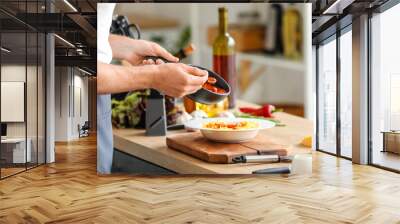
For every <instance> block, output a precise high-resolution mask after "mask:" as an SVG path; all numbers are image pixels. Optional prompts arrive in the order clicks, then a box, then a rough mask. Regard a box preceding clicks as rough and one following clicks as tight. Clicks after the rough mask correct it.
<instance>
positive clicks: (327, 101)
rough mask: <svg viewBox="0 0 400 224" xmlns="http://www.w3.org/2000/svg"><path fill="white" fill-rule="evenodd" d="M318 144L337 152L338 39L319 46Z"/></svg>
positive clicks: (327, 149)
mask: <svg viewBox="0 0 400 224" xmlns="http://www.w3.org/2000/svg"><path fill="white" fill-rule="evenodd" d="M318 65H319V67H318V68H319V71H318V74H319V77H318V98H319V99H318V117H319V122H318V128H319V133H318V137H319V138H318V144H319V149H321V150H324V151H327V152H331V153H336V41H335V40H333V41H330V42H328V43H327V44H324V45H321V46H320V47H319V48H318Z"/></svg>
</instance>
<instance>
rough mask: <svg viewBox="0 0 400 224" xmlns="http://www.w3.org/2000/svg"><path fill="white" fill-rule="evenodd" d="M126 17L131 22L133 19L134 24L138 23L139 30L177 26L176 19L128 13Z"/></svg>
mask: <svg viewBox="0 0 400 224" xmlns="http://www.w3.org/2000/svg"><path fill="white" fill-rule="evenodd" d="M128 19H129V21H131V22H132V21H135V24H139V26H140V29H141V30H146V29H165V28H176V27H178V26H179V22H178V21H177V20H174V19H169V18H159V17H157V16H150V15H143V14H133V15H129V16H128Z"/></svg>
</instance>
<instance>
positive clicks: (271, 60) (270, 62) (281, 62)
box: [237, 52, 305, 72]
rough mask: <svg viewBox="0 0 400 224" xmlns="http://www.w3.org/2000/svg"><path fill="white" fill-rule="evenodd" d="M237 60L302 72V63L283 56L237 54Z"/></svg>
mask: <svg viewBox="0 0 400 224" xmlns="http://www.w3.org/2000/svg"><path fill="white" fill-rule="evenodd" d="M237 58H238V60H249V61H252V62H253V63H258V64H264V65H267V66H272V67H281V68H284V69H291V70H295V71H300V72H303V71H304V69H305V68H304V67H305V65H304V63H303V61H300V60H291V59H287V58H284V57H283V56H274V55H268V54H262V53H243V52H238V53H237Z"/></svg>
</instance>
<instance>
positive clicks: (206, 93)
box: [145, 56, 231, 104]
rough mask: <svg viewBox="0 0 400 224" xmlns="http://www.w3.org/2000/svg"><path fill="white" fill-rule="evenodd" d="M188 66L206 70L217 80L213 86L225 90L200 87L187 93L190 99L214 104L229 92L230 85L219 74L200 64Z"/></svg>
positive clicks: (149, 57)
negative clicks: (222, 91) (219, 90)
mask: <svg viewBox="0 0 400 224" xmlns="http://www.w3.org/2000/svg"><path fill="white" fill-rule="evenodd" d="M148 59H151V60H153V61H156V60H157V59H161V60H163V61H164V62H165V63H174V62H171V61H168V60H166V59H165V58H162V57H156V56H146V57H145V60H148ZM189 66H193V67H196V68H199V69H202V70H206V71H207V72H208V76H209V77H213V78H215V79H216V80H217V82H216V83H215V86H217V87H219V88H221V89H223V90H224V91H225V93H215V92H212V91H210V90H208V89H205V88H201V89H199V90H198V91H197V92H195V93H192V94H189V95H187V97H189V98H190V99H191V100H193V101H196V102H199V103H202V104H215V103H218V102H220V101H222V100H224V99H225V98H226V97H227V96H228V95H229V94H230V92H231V87H230V86H229V84H228V83H227V82H226V81H225V80H224V79H223V78H222V77H221V76H220V75H218V74H217V73H215V72H213V71H211V70H209V69H206V68H203V67H201V66H197V65H190V64H189Z"/></svg>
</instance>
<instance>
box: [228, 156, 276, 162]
mask: <svg viewBox="0 0 400 224" xmlns="http://www.w3.org/2000/svg"><path fill="white" fill-rule="evenodd" d="M232 161H233V162H234V163H274V162H279V156H278V155H244V156H239V157H235V158H233V159H232Z"/></svg>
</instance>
